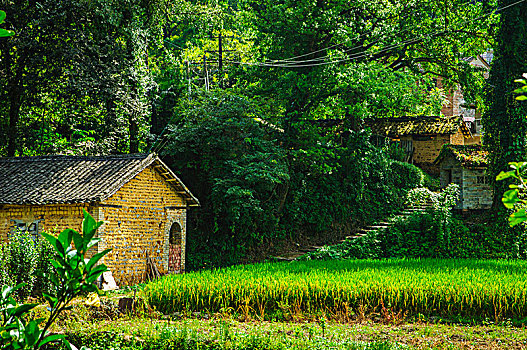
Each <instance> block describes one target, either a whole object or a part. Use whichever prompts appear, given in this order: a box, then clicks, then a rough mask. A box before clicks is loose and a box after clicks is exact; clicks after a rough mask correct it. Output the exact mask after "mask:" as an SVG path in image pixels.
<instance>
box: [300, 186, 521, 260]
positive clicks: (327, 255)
mask: <svg viewBox="0 0 527 350" xmlns="http://www.w3.org/2000/svg"><path fill="white" fill-rule="evenodd" d="M458 196H459V188H458V186H457V185H455V184H450V185H449V186H448V187H447V188H445V189H444V190H443V191H442V192H440V193H436V192H432V191H430V190H428V189H426V188H415V189H412V190H410V191H409V192H408V194H407V203H410V204H411V205H412V206H415V207H420V206H422V205H430V207H429V208H427V209H426V210H425V211H420V212H416V213H414V214H412V215H410V216H408V217H395V218H394V219H392V221H393V223H392V224H391V225H390V226H389V227H388V228H385V229H379V230H377V231H374V232H369V233H368V234H366V235H365V236H363V237H359V238H354V239H348V240H346V241H345V242H343V243H340V244H337V245H334V246H327V247H323V248H321V249H319V250H317V251H314V252H310V253H308V254H305V255H304V256H303V257H301V258H300V259H301V260H329V259H368V258H402V257H405V258H437V257H439V258H448V257H457V255H453V254H452V249H453V248H454V244H453V243H452V238H453V237H454V236H456V235H458V234H459V233H458V232H455V231H454V230H453V229H454V227H456V226H455V223H454V220H453V218H452V216H451V210H452V208H453V206H454V205H455V203H456V201H457V198H458ZM509 254H510V255H509V256H513V254H511V252H509ZM469 257H470V255H469Z"/></svg>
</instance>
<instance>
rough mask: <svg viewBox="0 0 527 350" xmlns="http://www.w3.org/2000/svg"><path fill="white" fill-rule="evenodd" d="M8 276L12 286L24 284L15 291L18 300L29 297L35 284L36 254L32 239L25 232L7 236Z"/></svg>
mask: <svg viewBox="0 0 527 350" xmlns="http://www.w3.org/2000/svg"><path fill="white" fill-rule="evenodd" d="M7 247H8V250H9V261H8V266H9V275H10V279H11V281H12V282H13V284H15V285H18V284H20V283H25V285H24V286H23V287H21V288H20V289H18V290H17V291H16V295H17V296H18V298H20V299H22V300H24V299H26V298H27V297H29V296H30V295H31V292H32V291H33V285H34V283H35V269H36V267H37V260H38V252H37V249H36V243H35V241H33V237H32V236H31V234H29V233H28V232H27V231H23V232H22V231H18V230H16V231H14V232H12V233H11V234H10V235H9V243H8V245H7Z"/></svg>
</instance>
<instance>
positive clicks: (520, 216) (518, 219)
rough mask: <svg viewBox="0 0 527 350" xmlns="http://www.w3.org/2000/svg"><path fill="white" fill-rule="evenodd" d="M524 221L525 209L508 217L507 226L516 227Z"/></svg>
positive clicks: (526, 216)
mask: <svg viewBox="0 0 527 350" xmlns="http://www.w3.org/2000/svg"><path fill="white" fill-rule="evenodd" d="M525 221H527V214H526V213H525V209H520V210H518V211H517V212H515V213H513V214H512V215H511V216H510V217H509V225H511V226H516V225H518V224H521V223H522V222H525Z"/></svg>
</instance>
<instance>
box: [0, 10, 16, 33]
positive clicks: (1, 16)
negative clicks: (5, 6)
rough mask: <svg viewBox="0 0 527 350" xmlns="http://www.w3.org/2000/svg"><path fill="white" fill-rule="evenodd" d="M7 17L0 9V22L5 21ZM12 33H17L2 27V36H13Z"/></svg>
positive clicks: (0, 31) (0, 29)
mask: <svg viewBox="0 0 527 350" xmlns="http://www.w3.org/2000/svg"><path fill="white" fill-rule="evenodd" d="M5 18H6V14H5V12H4V11H2V10H0V24H2V23H4V20H5ZM12 35H15V32H13V31H12V30H7V29H3V28H0V38H4V37H7V36H12Z"/></svg>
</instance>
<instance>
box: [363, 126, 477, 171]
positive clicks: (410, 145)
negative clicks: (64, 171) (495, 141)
mask: <svg viewBox="0 0 527 350" xmlns="http://www.w3.org/2000/svg"><path fill="white" fill-rule="evenodd" d="M366 125H367V126H368V127H370V128H371V130H372V133H373V134H374V135H378V136H382V137H388V138H390V139H391V140H393V141H397V142H399V144H400V147H401V148H403V149H404V150H405V152H406V155H407V159H406V160H407V161H408V162H409V163H413V164H415V165H418V166H420V167H421V168H423V169H425V170H427V171H429V172H431V173H436V174H437V173H439V168H438V166H437V165H435V164H434V160H435V159H436V158H437V156H438V155H439V152H440V150H441V147H442V146H443V145H445V144H456V145H467V144H472V143H477V142H479V139H478V140H476V139H474V137H473V135H472V133H471V132H470V130H469V129H468V127H467V125H466V124H465V122H464V121H463V117H461V116H454V117H424V116H421V117H405V118H379V119H373V120H369V121H367V122H366Z"/></svg>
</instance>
